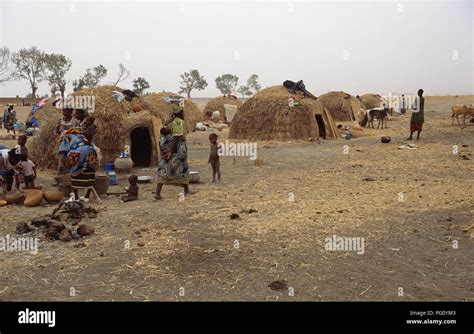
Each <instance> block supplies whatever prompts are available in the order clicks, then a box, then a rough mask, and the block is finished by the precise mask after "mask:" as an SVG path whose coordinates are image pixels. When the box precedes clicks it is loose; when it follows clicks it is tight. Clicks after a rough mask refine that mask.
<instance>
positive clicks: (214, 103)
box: [203, 96, 242, 121]
mask: <svg viewBox="0 0 474 334" xmlns="http://www.w3.org/2000/svg"><path fill="white" fill-rule="evenodd" d="M224 104H230V105H233V106H237V108H240V106H241V105H242V101H240V100H239V99H231V98H229V97H227V96H219V97H216V98H213V99H211V100H209V101H208V102H207V103H206V106H205V107H204V111H203V113H204V117H206V118H208V117H211V116H212V113H213V112H214V111H219V112H220V113H221V120H222V121H225V120H226V118H225V107H224ZM237 110H238V109H237Z"/></svg>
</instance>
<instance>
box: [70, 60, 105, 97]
mask: <svg viewBox="0 0 474 334" xmlns="http://www.w3.org/2000/svg"><path fill="white" fill-rule="evenodd" d="M106 75H107V69H106V68H105V66H104V65H99V66H96V67H93V68H88V69H87V70H86V74H84V75H83V76H82V77H80V78H79V79H77V80H74V81H73V82H72V85H73V86H74V91H75V92H76V91H78V90H81V89H83V88H85V87H87V88H90V87H95V86H97V85H98V84H99V82H100V80H102V79H103V78H105V76H106Z"/></svg>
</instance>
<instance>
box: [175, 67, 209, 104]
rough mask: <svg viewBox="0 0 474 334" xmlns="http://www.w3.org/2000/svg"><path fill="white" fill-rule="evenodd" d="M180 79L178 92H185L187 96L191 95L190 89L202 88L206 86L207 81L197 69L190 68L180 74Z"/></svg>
mask: <svg viewBox="0 0 474 334" xmlns="http://www.w3.org/2000/svg"><path fill="white" fill-rule="evenodd" d="M180 77H181V81H180V82H179V84H180V86H179V89H180V90H179V94H182V93H186V96H187V97H188V98H190V97H191V91H192V90H193V89H197V90H203V89H204V88H206V87H207V81H206V79H204V77H203V76H202V75H201V74H199V71H198V70H190V71H189V72H184V73H183V74H181V75H180Z"/></svg>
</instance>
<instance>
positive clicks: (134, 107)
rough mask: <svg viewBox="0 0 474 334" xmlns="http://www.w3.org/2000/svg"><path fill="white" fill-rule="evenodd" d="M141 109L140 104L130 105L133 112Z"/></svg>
mask: <svg viewBox="0 0 474 334" xmlns="http://www.w3.org/2000/svg"><path fill="white" fill-rule="evenodd" d="M142 110H143V107H142V106H141V105H139V104H134V105H132V111H133V112H140V111H142Z"/></svg>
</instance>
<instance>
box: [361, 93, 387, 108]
mask: <svg viewBox="0 0 474 334" xmlns="http://www.w3.org/2000/svg"><path fill="white" fill-rule="evenodd" d="M360 101H361V102H362V104H363V105H364V107H365V108H366V109H372V108H378V107H380V106H381V105H382V97H381V96H380V95H378V94H371V93H368V94H364V95H362V96H361V97H360Z"/></svg>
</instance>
